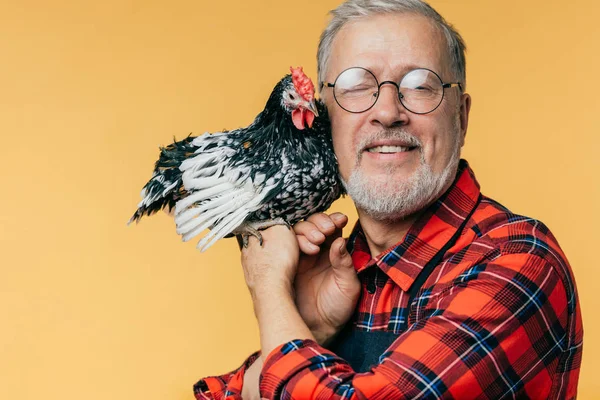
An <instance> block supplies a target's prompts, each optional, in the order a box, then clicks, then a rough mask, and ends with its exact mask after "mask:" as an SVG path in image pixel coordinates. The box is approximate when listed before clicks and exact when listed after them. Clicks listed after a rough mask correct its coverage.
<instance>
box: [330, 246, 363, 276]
mask: <svg viewBox="0 0 600 400" xmlns="http://www.w3.org/2000/svg"><path fill="white" fill-rule="evenodd" d="M329 260H330V261H331V266H332V267H333V272H334V274H335V275H336V278H338V279H342V280H344V281H345V280H349V281H352V280H356V281H357V282H358V277H357V276H356V271H355V270H354V263H353V262H352V257H351V256H350V254H349V253H348V251H347V250H346V241H345V240H344V238H343V237H339V238H337V239H336V240H334V241H333V243H332V244H331V247H330V249H329Z"/></svg>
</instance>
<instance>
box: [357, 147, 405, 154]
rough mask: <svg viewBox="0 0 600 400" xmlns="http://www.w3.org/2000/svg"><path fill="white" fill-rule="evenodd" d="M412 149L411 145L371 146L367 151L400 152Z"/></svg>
mask: <svg viewBox="0 0 600 400" xmlns="http://www.w3.org/2000/svg"><path fill="white" fill-rule="evenodd" d="M408 150H410V147H402V146H375V147H371V148H370V149H368V150H367V151H369V152H371V153H400V152H403V151H408Z"/></svg>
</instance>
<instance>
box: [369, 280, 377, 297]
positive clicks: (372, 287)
mask: <svg viewBox="0 0 600 400" xmlns="http://www.w3.org/2000/svg"><path fill="white" fill-rule="evenodd" d="M376 290H377V286H375V278H371V277H369V281H368V282H367V292H369V293H370V294H373V293H375V291H376Z"/></svg>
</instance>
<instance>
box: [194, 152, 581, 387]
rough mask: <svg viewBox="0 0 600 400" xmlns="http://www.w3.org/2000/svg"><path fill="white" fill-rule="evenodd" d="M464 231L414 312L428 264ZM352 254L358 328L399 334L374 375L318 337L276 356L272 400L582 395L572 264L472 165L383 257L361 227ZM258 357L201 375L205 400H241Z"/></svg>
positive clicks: (270, 373)
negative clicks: (496, 195) (489, 192)
mask: <svg viewBox="0 0 600 400" xmlns="http://www.w3.org/2000/svg"><path fill="white" fill-rule="evenodd" d="M465 220H466V221H465ZM463 223H464V224H465V225H464V229H462V231H461V232H460V234H459V236H458V239H457V240H456V242H455V243H454V245H452V246H450V248H448V249H447V250H446V251H445V252H443V257H442V258H441V260H440V262H439V263H437V264H435V267H434V268H433V270H432V271H431V273H430V274H429V275H428V277H427V279H426V280H425V281H424V283H423V284H422V286H421V289H420V290H419V291H418V292H417V293H416V295H415V296H414V299H413V301H412V302H411V304H408V299H409V295H408V293H409V291H410V288H411V285H412V284H413V282H414V281H415V279H417V277H418V276H419V274H420V272H421V271H422V270H423V267H424V266H425V265H426V264H427V263H428V262H429V261H430V260H431V259H432V258H433V257H434V255H435V254H436V253H438V251H439V250H440V249H442V248H443V247H444V246H445V245H446V243H447V242H448V241H449V240H450V238H451V237H452V236H453V235H454V234H455V233H456V232H457V230H458V229H459V227H460V226H461V224H463ZM348 246H349V250H350V252H351V254H352V258H353V260H354V266H355V268H356V271H357V273H358V275H359V278H360V279H361V282H362V284H363V290H362V294H361V298H360V300H359V303H358V308H357V310H356V312H355V314H354V317H353V318H352V321H351V322H352V324H353V325H352V329H354V330H363V331H388V332H394V333H397V334H398V337H397V338H396V339H395V341H394V342H393V344H392V345H391V346H390V347H389V348H388V349H387V350H386V351H385V353H383V355H382V356H381V357H380V360H379V364H378V365H375V366H374V367H373V368H371V369H370V371H368V372H363V373H358V372H356V371H354V370H353V369H352V368H351V367H350V365H349V364H348V362H346V361H345V360H343V359H342V358H340V357H338V356H337V355H336V354H334V353H333V352H332V351H330V350H327V349H325V348H323V347H321V346H320V345H318V344H317V343H316V342H314V341H312V340H294V341H291V342H288V343H285V344H282V345H281V346H279V347H278V348H276V349H275V350H273V352H271V353H270V354H268V355H267V358H266V360H265V364H264V366H263V369H262V373H261V377H260V394H261V397H262V398H269V399H271V398H282V399H309V398H311V399H312V398H316V399H333V398H335V399H338V398H339V399H367V398H368V399H404V398H407V399H417V398H425V399H430V398H457V399H501V398H534V399H572V398H575V397H576V393H577V381H578V377H579V368H580V363H581V354H582V343H583V327H582V322H581V313H580V308H579V302H578V298H577V290H576V286H575V282H574V280H573V274H572V272H571V268H570V266H569V263H568V261H567V259H566V257H565V255H564V254H563V252H562V250H561V249H560V247H559V245H558V243H557V241H556V239H555V238H554V236H553V235H552V233H551V232H550V231H549V230H548V228H547V227H546V226H545V225H544V224H543V223H541V222H540V221H537V220H535V219H532V218H527V217H523V216H520V215H516V214H513V213H511V212H510V211H509V210H507V209H506V208H504V207H503V206H502V205H500V204H498V203H497V202H495V201H494V200H492V199H489V198H487V197H485V196H481V195H480V191H479V184H478V183H477V181H476V179H475V176H474V174H473V172H472V170H471V169H470V168H469V166H468V164H467V163H466V161H464V160H461V164H460V167H459V172H458V177H457V179H456V181H455V182H454V184H453V185H452V187H451V188H450V190H449V191H448V192H446V194H445V195H444V196H442V197H441V198H440V199H439V200H438V201H437V202H435V203H434V204H433V205H432V206H431V207H429V208H428V210H427V211H426V212H425V213H424V214H423V215H422V216H421V217H420V218H419V220H418V221H416V222H415V223H414V224H413V226H412V227H411V228H410V230H409V232H408V233H407V234H406V236H405V237H404V238H403V239H402V241H400V242H399V243H398V244H397V245H395V246H393V247H392V248H390V249H389V250H387V251H386V252H384V253H382V254H380V255H379V256H377V257H376V258H372V257H371V254H370V253H369V249H368V246H367V243H366V240H365V238H364V234H363V232H362V230H361V229H360V225H359V224H357V227H356V228H355V230H354V232H353V234H352V235H351V237H350V240H349V244H348ZM369 271H370V272H369ZM257 356H258V352H257V353H254V354H253V355H251V356H250V357H249V358H248V359H247V360H246V361H245V362H244V364H243V365H242V366H241V367H240V368H238V369H237V370H234V371H232V372H230V373H228V374H225V375H222V376H215V377H207V378H204V379H201V380H200V381H199V382H198V383H196V385H194V394H195V396H196V398H197V399H213V398H214V399H223V398H227V399H240V398H241V395H240V394H241V391H242V390H241V389H242V383H243V376H244V372H245V370H246V369H247V368H248V367H249V366H250V365H251V364H252V362H253V361H254V360H255V359H256V357H257Z"/></svg>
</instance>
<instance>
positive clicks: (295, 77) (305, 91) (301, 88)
mask: <svg viewBox="0 0 600 400" xmlns="http://www.w3.org/2000/svg"><path fill="white" fill-rule="evenodd" d="M290 71H292V82H293V83H294V87H295V88H296V92H298V94H299V95H300V96H302V97H303V98H304V100H306V101H312V99H313V97H314V96H315V86H314V85H313V83H312V81H311V80H310V78H309V77H308V76H306V74H305V73H304V71H302V67H298V68H293V67H290Z"/></svg>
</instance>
